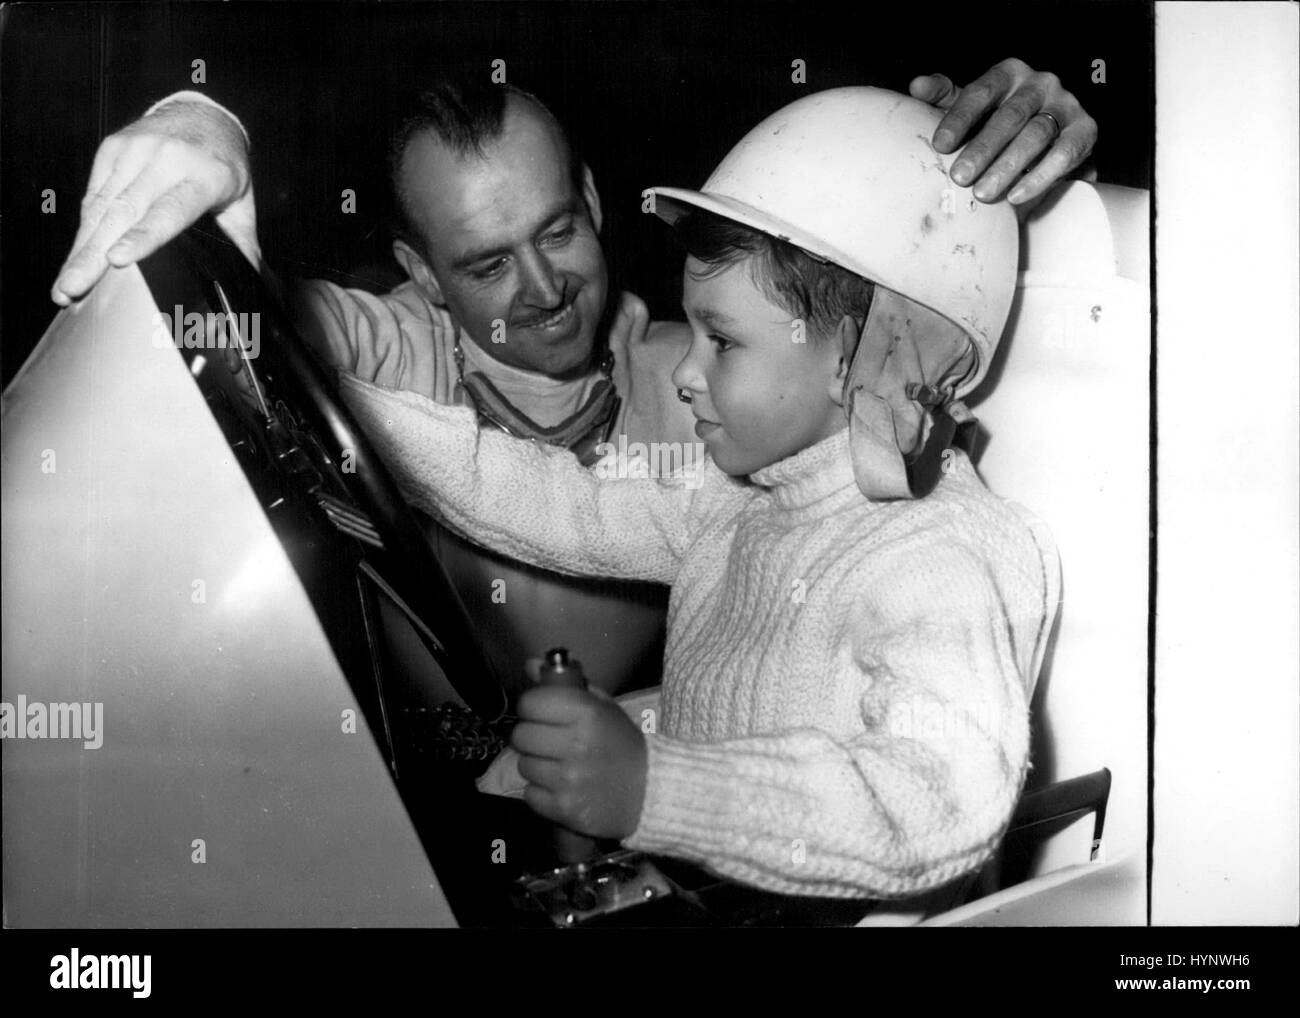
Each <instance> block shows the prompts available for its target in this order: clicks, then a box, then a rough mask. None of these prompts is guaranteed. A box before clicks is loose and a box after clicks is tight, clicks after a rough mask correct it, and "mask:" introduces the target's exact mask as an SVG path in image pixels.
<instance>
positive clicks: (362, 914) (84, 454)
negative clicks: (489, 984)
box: [3, 268, 453, 927]
mask: <svg viewBox="0 0 1300 1018" xmlns="http://www.w3.org/2000/svg"><path fill="white" fill-rule="evenodd" d="M156 310H157V308H156V305H155V304H154V301H153V299H152V297H151V295H150V292H149V290H148V289H147V288H146V286H145V283H144V280H143V279H142V277H141V275H140V272H139V271H138V270H137V269H135V268H130V269H124V270H117V271H112V272H110V274H109V276H108V277H107V278H106V279H105V280H104V281H103V282H102V283H101V284H100V286H99V287H97V288H96V290H95V292H94V294H93V295H92V296H91V298H89V299H88V300H86V301H85V302H83V303H81V304H80V305H78V306H77V307H75V308H72V309H69V310H67V311H65V312H63V313H62V314H61V315H60V316H59V317H58V319H56V321H55V323H54V324H53V325H52V326H51V328H50V330H49V332H48V333H47V334H46V336H45V338H44V339H43V340H42V342H41V345H40V346H39V347H38V349H37V350H36V352H35V353H34V354H33V356H32V358H31V359H30V361H29V362H28V363H27V364H26V366H25V367H24V368H23V370H22V372H21V373H20V374H19V376H18V377H17V378H16V379H15V380H14V382H13V384H12V385H11V387H10V388H9V390H8V391H7V392H6V395H5V403H4V447H3V464H4V471H3V612H4V618H3V646H4V650H3V669H4V670H3V694H4V695H3V699H4V700H5V702H8V703H14V702H15V701H16V699H17V697H18V696H19V695H20V694H22V695H24V696H25V697H26V698H27V700H28V701H37V702H45V703H53V702H69V703H71V702H78V703H83V702H89V703H95V702H102V704H103V729H104V731H103V744H102V746H101V747H100V748H98V749H87V748H85V746H84V744H83V742H82V741H78V740H69V739H49V738H47V739H5V740H4V742H3V772H4V773H3V783H4V900H5V921H6V924H8V925H12V926H20V927H22V926H41V927H45V926H53V927H62V926H69V927H70V926H78V927H86V926H92V927H93V926H145V927H156V926H157V927H172V926H176V927H190V926H225V925H231V926H234V925H238V926H249V925H266V926H282V925H287V926H298V925H303V926H314V925H386V924H395V925H429V924H432V925H445V924H450V923H452V922H453V918H452V913H451V911H450V909H449V908H448V905H447V902H446V899H445V898H444V896H443V894H442V891H441V890H440V888H439V885H438V882H437V880H436V878H435V877H434V874H433V869H432V867H431V865H430V862H429V859H428V857H427V856H426V854H425V852H424V851H423V850H422V848H421V843H420V839H419V837H418V836H417V834H416V831H415V828H414V827H413V825H412V822H411V819H410V818H409V816H408V815H407V812H406V810H405V809H404V808H403V805H402V802H401V799H400V798H399V795H398V792H397V790H396V788H395V787H394V784H393V781H392V779H391V777H390V774H389V772H388V768H387V767H386V765H385V760H384V759H383V756H382V755H381V753H380V751H379V749H378V748H377V743H376V741H375V739H374V738H372V736H371V732H370V730H369V728H368V725H367V721H366V718H365V716H364V712H363V711H362V710H361V708H360V705H359V703H358V701H357V698H356V697H355V695H354V694H353V692H352V690H351V688H350V686H349V683H348V681H347V679H346V678H345V676H344V673H343V670H342V669H341V667H340V665H339V663H338V660H337V659H336V657H335V655H334V653H333V652H332V650H331V648H330V644H329V641H328V640H327V638H326V636H325V634H324V633H323V631H322V627H321V624H320V622H319V621H318V618H317V615H316V613H315V612H314V611H313V608H312V605H311V603H310V601H309V599H308V597H307V594H306V592H305V591H304V589H303V586H302V584H301V582H300V581H299V578H298V576H297V575H296V574H295V571H294V569H293V568H292V566H291V564H290V562H289V559H288V558H287V556H286V554H285V551H284V549H283V548H282V545H281V542H280V541H279V540H278V539H277V537H276V535H275V533H274V532H273V530H272V527H271V525H270V523H269V522H268V519H267V515H266V512H265V511H264V509H263V507H262V506H261V505H259V504H258V501H257V500H256V498H255V497H254V493H253V490H252V488H251V487H250V485H249V483H248V481H247V480H246V478H245V475H244V472H243V470H242V469H241V467H240V465H239V464H238V463H237V462H236V460H235V454H234V453H233V452H232V450H231V448H230V446H229V445H228V444H227V441H226V439H225V438H224V437H223V435H222V433H221V431H220V429H219V428H218V425H217V423H216V422H215V420H214V419H213V417H212V416H211V415H210V414H209V413H208V412H207V408H206V407H205V405H204V400H203V398H202V396H201V395H200V392H199V390H198V388H197V387H196V386H195V385H194V384H193V379H192V378H191V377H189V374H190V372H189V370H188V369H187V366H186V363H185V361H184V360H183V358H182V356H181V354H180V352H179V351H177V350H176V349H175V348H173V347H170V346H168V347H163V348H159V347H158V346H156V345H155V343H154V342H153V338H152V336H151V322H153V321H154V320H155V318H154V316H155V313H156Z"/></svg>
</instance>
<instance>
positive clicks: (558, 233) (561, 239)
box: [543, 223, 578, 244]
mask: <svg viewBox="0 0 1300 1018" xmlns="http://www.w3.org/2000/svg"><path fill="white" fill-rule="evenodd" d="M577 232H578V228H577V227H576V226H574V225H573V224H572V223H570V224H569V225H568V226H565V227H562V228H560V229H558V230H552V231H551V232H550V233H548V234H547V235H546V236H545V238H543V239H544V240H545V241H546V243H548V244H563V243H565V242H566V241H568V240H571V239H572V238H573V235H574V234H575V233H577Z"/></svg>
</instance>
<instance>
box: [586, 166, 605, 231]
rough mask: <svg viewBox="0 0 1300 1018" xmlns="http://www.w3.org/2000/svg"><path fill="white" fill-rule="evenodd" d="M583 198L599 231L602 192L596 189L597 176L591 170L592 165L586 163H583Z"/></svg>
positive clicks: (592, 223) (592, 221)
mask: <svg viewBox="0 0 1300 1018" xmlns="http://www.w3.org/2000/svg"><path fill="white" fill-rule="evenodd" d="M582 200H583V201H584V202H586V204H587V212H588V213H589V214H590V215H591V225H592V226H593V227H594V228H595V230H596V232H597V233H599V232H600V224H601V212H600V192H599V191H597V190H596V178H595V176H594V175H593V174H592V172H591V167H590V166H588V165H587V164H586V163H583V164H582Z"/></svg>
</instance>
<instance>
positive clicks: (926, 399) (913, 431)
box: [841, 284, 974, 500]
mask: <svg viewBox="0 0 1300 1018" xmlns="http://www.w3.org/2000/svg"><path fill="white" fill-rule="evenodd" d="M841 342H842V344H843V346H844V348H845V360H846V363H847V364H848V365H849V368H848V371H847V372H846V375H845V380H844V401H843V405H844V412H845V415H846V416H847V417H848V421H849V449H850V453H851V455H852V458H853V473H854V477H855V479H856V480H857V484H858V488H859V490H860V491H861V492H862V493H863V494H864V495H866V496H867V498H870V499H876V500H888V499H899V498H920V497H922V496H924V495H926V494H929V492H930V491H931V490H933V488H934V486H935V484H937V483H938V480H939V476H940V474H941V473H942V470H941V466H942V458H943V455H944V453H945V452H946V450H947V449H948V447H949V446H950V445H951V444H952V441H953V438H954V437H955V435H956V432H957V430H958V427H959V426H962V427H963V428H965V427H969V426H971V425H973V423H974V418H973V417H972V416H971V415H970V412H969V411H968V410H967V409H966V408H965V406H963V405H962V404H960V403H959V402H957V401H955V399H954V398H953V391H954V389H955V388H956V385H957V384H959V383H960V381H961V380H962V379H963V378H964V377H965V376H966V375H968V374H969V373H970V371H971V370H973V366H974V365H973V353H972V351H973V347H972V343H971V340H970V337H969V336H968V335H967V334H966V332H965V330H963V329H962V328H961V327H960V326H958V325H956V324H955V323H953V322H950V321H949V320H948V319H947V318H945V317H944V316H943V315H940V314H938V313H937V312H935V311H932V310H930V309H929V308H927V307H924V306H922V305H920V304H918V303H916V302H915V301H912V300H909V299H908V298H906V297H904V296H902V295H901V294H898V293H895V292H893V291H892V290H889V289H887V288H885V287H883V286H880V285H879V284H877V285H876V287H875V294H874V296H873V298H872V302H871V308H870V310H869V311H868V313H867V319H866V322H865V323H864V325H863V327H862V332H861V334H860V335H859V336H858V337H857V341H856V343H853V342H852V339H851V335H850V334H849V332H848V330H845V329H841ZM850 346H853V347H854V348H853V349H852V350H849V349H848V348H849V347H850Z"/></svg>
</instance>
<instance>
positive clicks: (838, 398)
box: [826, 315, 862, 407]
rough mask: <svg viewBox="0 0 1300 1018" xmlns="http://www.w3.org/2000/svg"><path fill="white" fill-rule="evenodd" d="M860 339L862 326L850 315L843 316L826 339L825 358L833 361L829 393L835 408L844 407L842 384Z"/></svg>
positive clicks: (847, 375) (847, 374) (851, 364)
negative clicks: (833, 371)
mask: <svg viewBox="0 0 1300 1018" xmlns="http://www.w3.org/2000/svg"><path fill="white" fill-rule="evenodd" d="M861 338H862V325H861V324H860V323H859V322H858V320H857V319H856V318H854V317H853V316H852V315H844V316H843V317H842V318H841V319H840V324H839V325H838V326H837V327H836V329H835V331H834V332H833V333H832V334H831V335H830V336H829V337H827V339H828V342H827V344H826V347H827V356H828V357H831V358H833V359H834V360H835V373H834V375H832V377H831V381H830V386H829V393H830V397H831V402H833V403H834V404H835V405H836V406H839V407H842V406H843V405H844V382H845V380H846V379H847V378H848V377H849V368H850V367H852V366H853V355H854V354H856V353H857V352H858V342H859V341H860V340H861Z"/></svg>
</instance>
